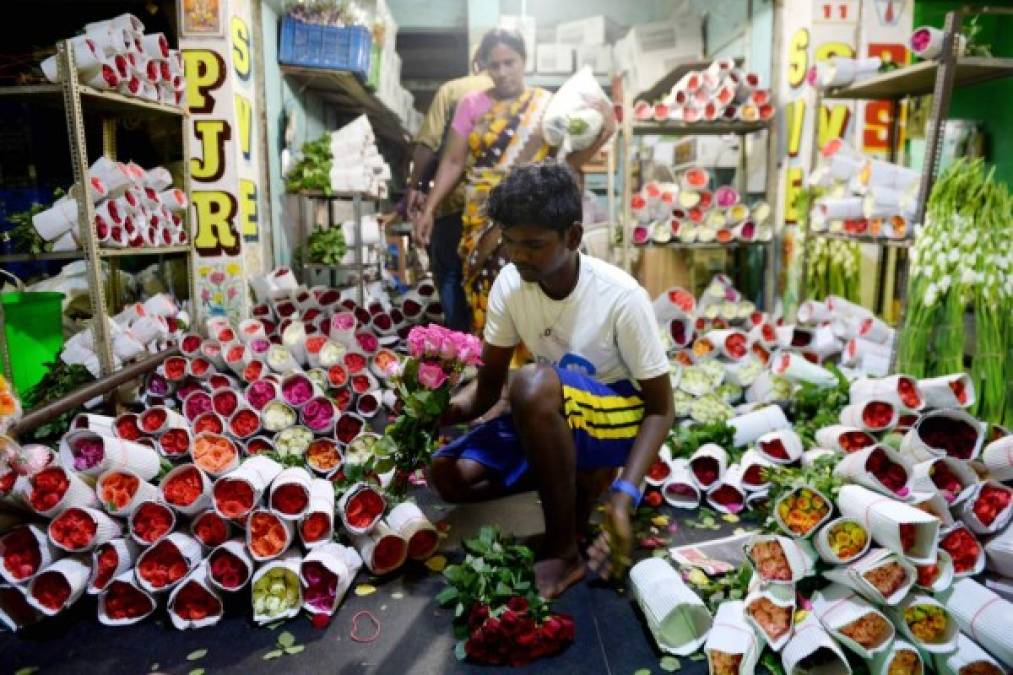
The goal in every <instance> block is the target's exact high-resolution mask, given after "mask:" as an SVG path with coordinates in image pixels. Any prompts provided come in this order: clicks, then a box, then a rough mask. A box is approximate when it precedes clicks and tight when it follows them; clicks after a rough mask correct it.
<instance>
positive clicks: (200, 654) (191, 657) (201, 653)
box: [186, 649, 208, 661]
mask: <svg viewBox="0 0 1013 675" xmlns="http://www.w3.org/2000/svg"><path fill="white" fill-rule="evenodd" d="M207 655H208V650H206V649H197V650H194V651H192V652H190V653H189V654H187V655H186V660H187V661H197V660H199V659H203V658H204V657H205V656H207Z"/></svg>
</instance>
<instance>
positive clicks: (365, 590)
mask: <svg viewBox="0 0 1013 675" xmlns="http://www.w3.org/2000/svg"><path fill="white" fill-rule="evenodd" d="M373 593H376V586H373V585H372V584H359V585H358V586H356V587H355V594H356V595H358V596H359V597H360V598H361V597H362V596H364V595H372V594H373Z"/></svg>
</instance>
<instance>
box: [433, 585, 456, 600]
mask: <svg viewBox="0 0 1013 675" xmlns="http://www.w3.org/2000/svg"><path fill="white" fill-rule="evenodd" d="M458 593H459V592H458V590H457V587H456V586H447V587H446V588H444V589H443V590H442V591H440V592H439V593H437V595H436V602H438V603H440V604H441V605H447V604H450V603H451V602H453V601H454V600H457V596H458Z"/></svg>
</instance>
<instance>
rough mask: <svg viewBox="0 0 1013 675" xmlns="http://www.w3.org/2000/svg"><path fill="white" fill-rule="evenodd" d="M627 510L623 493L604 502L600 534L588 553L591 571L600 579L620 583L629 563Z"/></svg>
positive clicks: (627, 501) (627, 498)
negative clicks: (603, 515) (603, 517)
mask: <svg viewBox="0 0 1013 675" xmlns="http://www.w3.org/2000/svg"><path fill="white" fill-rule="evenodd" d="M631 508H632V500H631V499H630V496H629V495H627V494H625V493H623V492H613V493H612V495H611V496H610V497H609V499H608V501H607V502H605V520H604V522H603V523H602V527H603V529H604V531H603V532H602V533H601V535H600V536H599V537H598V539H597V540H596V541H595V542H594V544H593V545H592V546H591V550H590V551H589V552H588V555H589V557H590V568H591V571H592V572H593V573H595V574H597V575H598V576H600V577H601V578H602V579H605V580H608V579H614V580H620V579H622V578H623V577H624V576H625V575H626V570H627V569H628V568H629V566H630V563H631V562H632V561H631V558H630V555H631V554H632V552H633V526H632V525H631V524H630V509H631Z"/></svg>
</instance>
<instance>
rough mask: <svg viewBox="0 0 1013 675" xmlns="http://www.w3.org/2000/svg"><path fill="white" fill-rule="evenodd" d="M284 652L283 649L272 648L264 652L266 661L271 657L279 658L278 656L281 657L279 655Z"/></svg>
mask: <svg viewBox="0 0 1013 675" xmlns="http://www.w3.org/2000/svg"><path fill="white" fill-rule="evenodd" d="M282 654H284V652H283V651H281V650H280V649H272V650H271V651H269V652H268V653H266V654H264V660H265V661H270V660H271V659H276V658H278V657H279V656H281V655H282Z"/></svg>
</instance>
